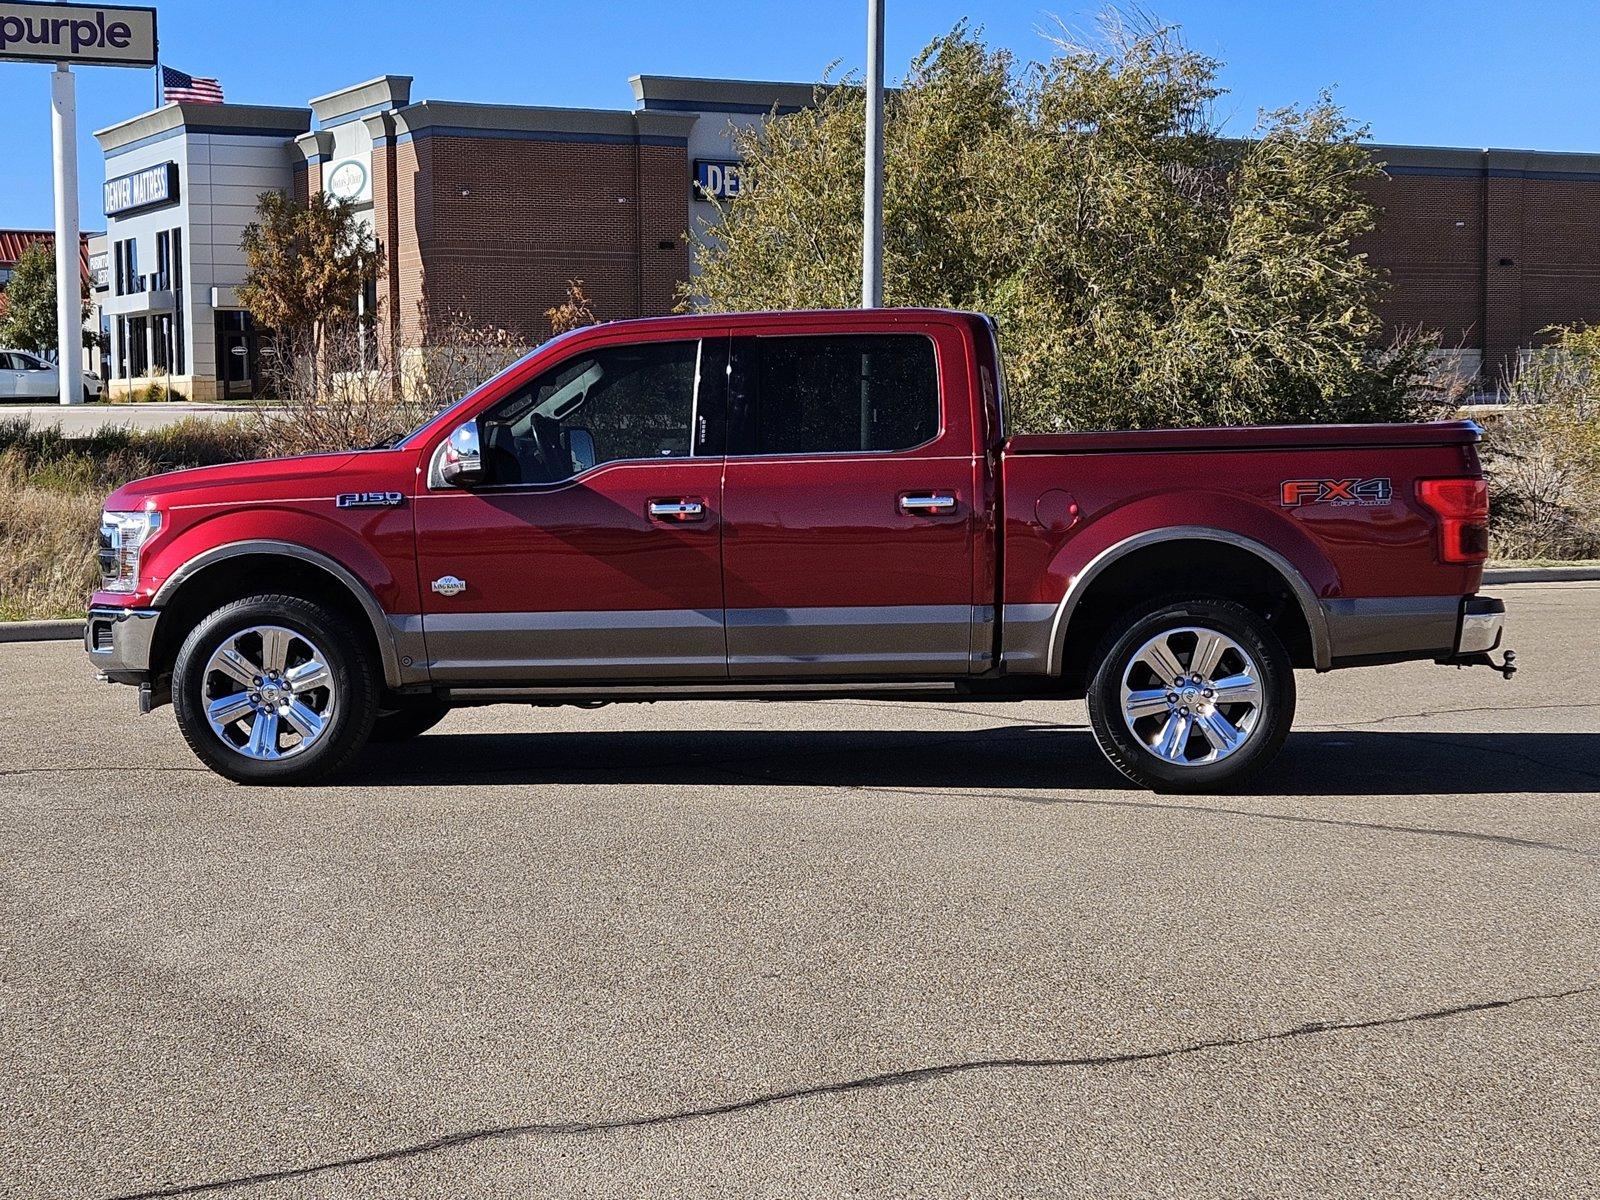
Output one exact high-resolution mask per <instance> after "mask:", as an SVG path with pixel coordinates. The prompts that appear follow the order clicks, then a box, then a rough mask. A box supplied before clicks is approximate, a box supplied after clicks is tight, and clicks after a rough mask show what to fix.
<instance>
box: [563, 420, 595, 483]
mask: <svg viewBox="0 0 1600 1200" xmlns="http://www.w3.org/2000/svg"><path fill="white" fill-rule="evenodd" d="M561 440H562V441H563V442H565V443H566V446H567V458H568V459H569V460H570V461H571V462H572V473H573V474H574V475H582V474H583V473H584V472H585V471H587V470H589V468H591V467H593V466H594V462H595V453H594V434H592V433H590V432H589V431H588V430H587V429H585V428H583V426H581V425H575V426H573V427H572V428H571V429H563V430H562V431H561Z"/></svg>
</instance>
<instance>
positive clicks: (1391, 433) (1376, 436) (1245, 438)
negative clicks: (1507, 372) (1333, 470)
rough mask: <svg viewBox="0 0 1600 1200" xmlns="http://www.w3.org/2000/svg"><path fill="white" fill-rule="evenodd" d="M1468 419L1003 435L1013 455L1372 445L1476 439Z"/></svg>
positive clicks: (1452, 442) (1475, 430)
mask: <svg viewBox="0 0 1600 1200" xmlns="http://www.w3.org/2000/svg"><path fill="white" fill-rule="evenodd" d="M1479 436H1480V430H1479V429H1478V426H1477V425H1476V424H1474V423H1473V422H1471V421H1430V422H1426V423H1423V424H1412V425H1228V426H1211V427H1208V428H1204V429H1126V430H1112V431H1108V432H1098V431H1096V432H1086V433H1023V434H1016V435H1013V436H1012V437H1010V438H1008V439H1007V440H1006V442H1005V446H1004V450H1005V453H1007V454H1012V455H1032V454H1119V453H1138V452H1141V451H1162V450H1181V451H1194V450H1308V449H1340V448H1346V447H1348V448H1357V447H1360V448H1371V447H1377V446H1396V447H1400V446H1451V445H1463V444H1471V443H1473V442H1476V441H1477V440H1478V438H1479Z"/></svg>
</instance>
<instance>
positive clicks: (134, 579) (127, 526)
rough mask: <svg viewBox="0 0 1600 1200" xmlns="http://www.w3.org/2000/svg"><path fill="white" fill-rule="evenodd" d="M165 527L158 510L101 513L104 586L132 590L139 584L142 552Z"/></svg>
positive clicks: (101, 574) (101, 563) (101, 571)
mask: <svg viewBox="0 0 1600 1200" xmlns="http://www.w3.org/2000/svg"><path fill="white" fill-rule="evenodd" d="M160 528H161V514H160V513H158V512H108V513H102V514H101V516H100V587H101V590H102V591H107V592H131V591H133V590H134V589H135V588H137V587H138V586H139V553H140V551H142V550H143V549H144V545H145V543H146V542H148V541H149V540H150V539H151V538H152V537H154V536H155V532H156V530H158V529H160Z"/></svg>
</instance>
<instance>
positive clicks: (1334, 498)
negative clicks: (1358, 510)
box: [1278, 478, 1394, 508]
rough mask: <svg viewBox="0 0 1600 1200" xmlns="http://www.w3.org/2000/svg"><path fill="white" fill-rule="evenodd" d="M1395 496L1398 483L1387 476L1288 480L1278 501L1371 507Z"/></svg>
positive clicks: (1290, 504) (1294, 504)
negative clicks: (1394, 484)
mask: <svg viewBox="0 0 1600 1200" xmlns="http://www.w3.org/2000/svg"><path fill="white" fill-rule="evenodd" d="M1393 497H1394V486H1393V485H1392V484H1391V483H1390V482H1389V480H1388V479H1386V478H1380V479H1285V480H1284V481H1283V489H1282V491H1281V492H1280V493H1279V501H1278V502H1279V503H1280V504H1282V505H1283V507H1285V508H1299V507H1300V506H1301V505H1304V504H1333V505H1337V506H1341V507H1348V506H1351V505H1355V506H1357V507H1370V506H1372V505H1377V504H1388V503H1389V501H1390V500H1391V499H1392V498H1393Z"/></svg>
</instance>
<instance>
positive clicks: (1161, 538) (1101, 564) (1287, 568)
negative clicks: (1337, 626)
mask: <svg viewBox="0 0 1600 1200" xmlns="http://www.w3.org/2000/svg"><path fill="white" fill-rule="evenodd" d="M1181 541H1210V542H1222V543H1224V544H1226V545H1229V546H1234V547H1237V548H1238V549H1240V550H1244V551H1247V552H1248V553H1250V554H1253V555H1255V556H1256V557H1257V558H1259V559H1261V560H1262V561H1263V562H1265V563H1266V564H1267V565H1268V566H1270V567H1272V568H1273V569H1274V570H1275V571H1277V572H1278V574H1279V575H1281V576H1283V578H1284V580H1285V582H1287V583H1288V585H1289V587H1290V589H1291V590H1292V591H1293V592H1294V596H1295V599H1296V601H1298V602H1299V605H1300V612H1301V614H1302V615H1303V616H1304V617H1305V621H1306V628H1308V629H1309V630H1310V631H1311V653H1312V658H1313V661H1314V662H1315V664H1316V669H1317V670H1319V671H1326V670H1328V668H1329V667H1330V666H1331V665H1332V662H1333V651H1332V644H1331V642H1330V641H1329V637H1328V621H1327V615H1326V613H1324V611H1323V608H1322V605H1321V603H1320V602H1319V601H1318V600H1317V596H1316V593H1315V592H1314V591H1312V589H1311V585H1310V584H1309V583H1307V582H1306V578H1305V576H1304V575H1302V574H1301V573H1300V571H1299V569H1298V568H1296V567H1295V565H1294V564H1293V563H1292V562H1290V561H1289V560H1288V559H1287V558H1285V557H1284V556H1283V555H1282V554H1280V553H1279V552H1278V551H1276V550H1274V549H1272V548H1271V547H1270V546H1267V545H1264V544H1262V543H1261V542H1258V541H1256V540H1255V539H1254V538H1250V537H1246V536H1245V535H1243V534H1240V533H1234V532H1232V531H1230V530H1227V529H1217V528H1214V527H1212V526H1207V525H1172V526H1168V527H1166V528H1164V529H1151V530H1146V531H1145V532H1143V533H1136V534H1134V535H1133V536H1132V537H1127V538H1124V539H1123V540H1122V541H1120V542H1116V543H1114V544H1112V545H1110V546H1107V547H1106V548H1105V549H1104V550H1102V551H1100V552H1099V553H1098V554H1096V555H1095V556H1094V557H1093V558H1091V559H1090V560H1089V561H1088V562H1087V563H1085V564H1084V566H1083V567H1082V569H1080V570H1079V571H1077V572H1076V573H1075V574H1074V575H1073V577H1072V582H1071V583H1070V584H1069V585H1068V587H1067V591H1066V594H1065V595H1064V596H1062V597H1061V602H1060V603H1059V604H1057V605H1056V613H1055V618H1054V621H1053V622H1052V624H1051V627H1050V660H1049V663H1048V666H1047V670H1048V673H1049V674H1051V675H1055V674H1057V673H1059V672H1060V671H1061V669H1062V665H1063V664H1064V663H1065V661H1066V648H1067V633H1068V630H1069V629H1070V627H1071V625H1072V614H1073V612H1074V610H1076V608H1077V607H1078V604H1079V602H1080V601H1082V599H1083V598H1084V596H1085V595H1087V594H1088V592H1089V588H1090V586H1091V585H1092V584H1093V583H1094V581H1095V578H1096V577H1097V576H1099V575H1100V574H1101V573H1102V572H1104V571H1105V569H1106V568H1107V567H1109V566H1111V565H1112V564H1113V563H1115V562H1116V561H1117V560H1118V559H1121V558H1125V557H1127V556H1128V555H1129V554H1132V553H1134V552H1135V551H1138V550H1144V549H1147V548H1148V547H1150V546H1158V545H1160V544H1162V543H1163V542H1181Z"/></svg>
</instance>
